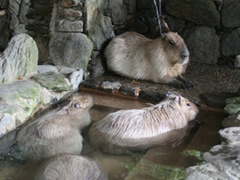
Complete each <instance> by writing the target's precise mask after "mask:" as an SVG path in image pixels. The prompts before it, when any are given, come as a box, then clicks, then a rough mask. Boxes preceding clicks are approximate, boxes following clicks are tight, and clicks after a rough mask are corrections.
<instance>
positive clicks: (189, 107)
mask: <svg viewBox="0 0 240 180" xmlns="http://www.w3.org/2000/svg"><path fill="white" fill-rule="evenodd" d="M167 97H168V98H167V99H166V101H169V100H170V101H172V103H169V105H171V106H173V107H174V108H178V110H180V111H181V112H182V113H183V114H184V115H185V117H186V119H187V120H189V121H191V120H193V119H195V117H196V116H197V114H198V112H199V109H198V107H197V106H196V104H195V103H193V102H191V101H190V100H188V99H187V98H184V97H182V96H180V95H178V94H174V93H168V94H167Z"/></svg>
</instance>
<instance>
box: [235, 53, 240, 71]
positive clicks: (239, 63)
mask: <svg viewBox="0 0 240 180" xmlns="http://www.w3.org/2000/svg"><path fill="white" fill-rule="evenodd" d="M234 66H235V67H237V68H240V55H237V56H236V58H235V61H234Z"/></svg>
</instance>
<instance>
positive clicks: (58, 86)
mask: <svg viewBox="0 0 240 180" xmlns="http://www.w3.org/2000/svg"><path fill="white" fill-rule="evenodd" d="M32 78H33V79H34V80H35V81H37V82H38V83H39V84H41V85H42V86H43V87H45V88H47V89H51V90H53V91H58V92H59V91H70V90H71V89H72V88H71V86H70V85H68V84H67V82H66V81H65V79H64V76H63V75H61V74H57V73H55V72H47V73H43V74H38V75H36V76H33V77H32Z"/></svg>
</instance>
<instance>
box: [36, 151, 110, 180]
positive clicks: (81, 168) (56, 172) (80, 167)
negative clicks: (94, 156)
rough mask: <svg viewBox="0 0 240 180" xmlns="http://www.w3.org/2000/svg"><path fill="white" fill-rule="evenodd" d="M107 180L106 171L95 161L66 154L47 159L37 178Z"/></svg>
mask: <svg viewBox="0 0 240 180" xmlns="http://www.w3.org/2000/svg"><path fill="white" fill-rule="evenodd" d="M55 179H56V180H80V179H81V180H107V179H108V175H107V173H106V171H105V170H104V169H103V168H102V167H101V166H100V165H98V163H96V162H95V161H93V160H91V159H89V158H86V157H83V156H77V155H70V154H64V155H60V156H55V157H53V158H50V159H48V160H47V161H45V162H44V163H43V164H42V165H41V167H40V169H39V171H38V172H37V174H36V176H35V180H55Z"/></svg>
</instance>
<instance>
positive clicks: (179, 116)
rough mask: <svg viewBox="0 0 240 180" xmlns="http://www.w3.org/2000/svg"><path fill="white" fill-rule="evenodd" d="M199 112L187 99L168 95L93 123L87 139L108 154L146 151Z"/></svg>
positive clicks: (163, 143) (184, 125) (185, 124)
mask: <svg viewBox="0 0 240 180" xmlns="http://www.w3.org/2000/svg"><path fill="white" fill-rule="evenodd" d="M198 111H199V110H198V107H197V106H196V105H195V104H194V103H192V102H191V101H189V100H188V99H186V98H184V97H182V96H180V95H176V94H171V95H169V96H167V97H166V98H165V99H164V100H163V101H161V102H160V103H158V104H156V105H152V106H150V107H146V108H142V109H131V110H119V111H117V112H114V113H110V114H109V115H107V116H106V117H105V118H103V119H102V120H100V121H98V122H95V123H93V124H92V126H91V127H90V130H89V138H90V141H91V143H92V144H93V145H94V146H95V147H97V148H99V149H100V150H101V151H103V152H106V153H110V154H121V153H124V152H127V151H140V150H145V149H148V148H150V147H153V146H156V145H165V144H168V143H169V139H168V136H170V138H174V137H173V136H178V134H177V133H176V132H177V131H176V132H173V133H172V134H171V133H170V134H167V133H168V132H170V131H173V130H177V129H181V128H184V127H186V126H187V124H188V122H189V121H191V120H193V119H195V117H196V115H197V114H198ZM170 141H171V140H170Z"/></svg>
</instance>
